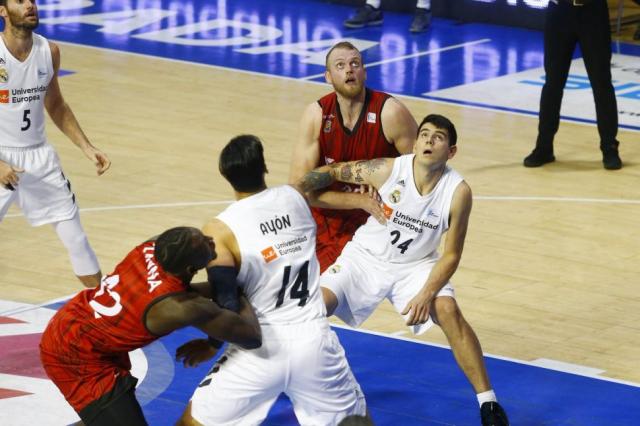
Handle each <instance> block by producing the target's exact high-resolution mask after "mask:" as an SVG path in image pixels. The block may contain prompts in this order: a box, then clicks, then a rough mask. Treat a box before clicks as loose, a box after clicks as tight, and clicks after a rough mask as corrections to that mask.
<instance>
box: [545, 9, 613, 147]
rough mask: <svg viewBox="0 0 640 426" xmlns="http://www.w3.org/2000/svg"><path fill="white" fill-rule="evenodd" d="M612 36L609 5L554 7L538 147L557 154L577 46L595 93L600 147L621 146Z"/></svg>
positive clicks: (548, 16)
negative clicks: (562, 110) (565, 94)
mask: <svg viewBox="0 0 640 426" xmlns="http://www.w3.org/2000/svg"><path fill="white" fill-rule="evenodd" d="M610 31H611V29H610V26H609V8H608V6H607V2H606V0H593V1H591V2H590V3H589V4H587V5H585V6H573V5H571V4H570V3H568V2H567V1H566V0H558V4H555V3H554V2H553V1H550V2H549V6H548V8H547V14H546V20H545V26H544V71H545V73H546V82H545V84H544V87H543V88H542V95H541V97H540V115H539V119H540V121H539V124H538V140H537V141H536V147H538V148H540V149H543V150H551V149H553V148H552V147H553V137H554V136H555V134H556V132H557V131H558V126H559V124H560V105H561V103H562V92H563V90H564V86H565V83H566V82H567V76H568V74H569V67H570V66H571V59H572V55H573V52H574V50H575V47H576V44H578V43H579V44H580V49H581V51H582V56H583V59H584V65H585V67H586V69H587V75H588V76H589V81H590V82H591V87H592V89H593V97H594V100H595V104H596V117H597V121H598V133H599V134H600V147H601V149H606V148H610V147H614V146H617V145H618V142H617V141H616V135H617V134H618V105H617V103H616V96H615V93H614V91H613V85H612V84H611V33H610Z"/></svg>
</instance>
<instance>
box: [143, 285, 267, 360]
mask: <svg viewBox="0 0 640 426" xmlns="http://www.w3.org/2000/svg"><path fill="white" fill-rule="evenodd" d="M145 325H146V327H147V329H148V330H149V332H151V333H153V334H156V335H164V334H168V333H170V332H172V331H174V330H177V329H180V328H183V327H186V326H189V325H191V326H194V327H197V328H199V329H200V330H202V331H203V332H205V333H206V334H207V335H208V336H209V337H212V338H214V339H218V340H224V341H227V342H230V343H235V344H237V345H240V346H242V347H243V348H246V349H254V348H258V347H260V346H261V345H262V332H261V330H260V324H259V323H258V318H257V317H256V315H255V312H254V311H253V308H252V307H251V305H250V304H249V302H248V301H247V299H246V298H244V297H241V298H240V309H239V311H238V312H237V313H236V312H232V311H230V310H228V309H222V308H220V306H218V305H217V304H216V303H215V302H213V301H212V300H209V299H207V298H204V297H202V296H200V295H199V294H197V293H196V292H193V291H190V292H186V291H185V292H182V293H177V294H174V295H171V296H168V297H166V298H164V299H162V300H160V301H159V302H157V303H155V304H154V305H153V306H152V307H151V308H150V309H149V310H148V311H147V315H146V318H145Z"/></svg>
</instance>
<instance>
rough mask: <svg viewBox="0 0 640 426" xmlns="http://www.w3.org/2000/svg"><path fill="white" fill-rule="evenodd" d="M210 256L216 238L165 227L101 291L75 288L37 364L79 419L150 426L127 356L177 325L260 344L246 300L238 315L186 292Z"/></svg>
mask: <svg viewBox="0 0 640 426" xmlns="http://www.w3.org/2000/svg"><path fill="white" fill-rule="evenodd" d="M215 256H216V253H215V249H214V244H213V240H212V239H211V238H210V237H206V236H204V235H203V234H202V232H200V231H199V230H198V229H195V228H188V227H179V228H172V229H169V230H167V231H165V232H163V233H162V234H161V235H160V236H159V237H158V238H157V240H156V241H154V240H150V241H146V242H144V243H142V244H140V245H139V246H137V247H136V248H134V249H133V250H132V251H131V252H130V253H129V254H128V255H127V257H125V259H124V260H123V261H122V262H121V263H120V264H119V265H118V266H116V269H115V271H114V272H113V273H112V274H110V275H106V276H105V277H104V278H103V279H102V283H101V285H100V288H95V289H87V290H84V291H82V292H80V293H78V294H77V295H76V296H75V297H74V298H73V299H71V300H70V301H69V302H68V303H67V304H66V305H64V306H63V307H62V309H60V310H59V311H58V312H57V313H56V315H55V316H54V317H53V318H52V319H51V321H50V322H49V325H48V326H47V329H46V330H45V332H44V334H43V336H42V342H41V343H40V357H41V359H42V365H43V367H44V369H45V371H46V372H47V375H48V376H49V378H50V379H51V380H52V381H53V382H54V383H55V384H56V386H58V388H59V389H60V391H61V392H62V394H63V395H64V397H65V399H66V400H67V402H69V404H70V405H71V406H72V407H73V408H74V410H76V412H77V413H78V414H79V416H80V418H81V419H82V421H83V422H84V424H87V425H92V426H112V425H129V426H137V425H146V424H147V423H146V421H145V419H144V415H143V414H142V409H141V408H140V404H139V403H138V401H137V400H136V397H135V385H136V382H137V379H136V378H134V377H133V376H131V374H130V370H131V361H130V360H129V354H128V353H129V352H130V351H132V350H135V349H138V348H141V347H143V346H145V345H147V344H149V343H151V342H153V341H154V340H156V339H158V338H159V337H161V336H163V335H165V334H169V333H171V332H172V331H174V330H177V329H179V328H182V327H186V326H188V325H193V326H195V327H198V328H199V329H200V330H202V331H204V332H205V333H207V334H208V335H210V336H212V337H215V338H222V339H225V340H229V341H231V342H235V343H236V344H238V345H241V346H243V347H246V348H256V347H259V346H260V344H261V335H260V326H259V324H258V320H257V318H256V316H255V314H254V312H253V310H252V309H251V306H250V305H249V303H248V302H247V300H246V298H244V297H242V298H241V299H240V310H239V313H238V314H236V313H233V312H231V311H229V310H227V309H221V308H220V307H218V305H216V304H215V303H213V302H212V301H211V300H209V299H207V298H204V297H202V296H200V295H198V293H196V292H195V291H191V288H190V283H191V279H192V278H193V276H194V274H195V273H196V272H197V271H198V270H199V269H202V268H204V267H205V266H206V265H207V264H208V263H209V262H210V261H211V259H213V258H215ZM207 287H208V285H207V286H206V287H205V288H207ZM150 368H153V366H150Z"/></svg>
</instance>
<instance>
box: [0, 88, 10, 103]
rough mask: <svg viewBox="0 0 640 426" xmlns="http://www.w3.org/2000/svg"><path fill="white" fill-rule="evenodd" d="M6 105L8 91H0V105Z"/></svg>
mask: <svg viewBox="0 0 640 426" xmlns="http://www.w3.org/2000/svg"><path fill="white" fill-rule="evenodd" d="M8 103H9V91H8V90H0V104H8Z"/></svg>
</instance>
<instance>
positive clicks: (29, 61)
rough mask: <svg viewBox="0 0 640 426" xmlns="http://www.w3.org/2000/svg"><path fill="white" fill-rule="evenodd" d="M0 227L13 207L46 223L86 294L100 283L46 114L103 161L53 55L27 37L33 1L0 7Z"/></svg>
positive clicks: (1, 0) (101, 164) (8, 1)
mask: <svg viewBox="0 0 640 426" xmlns="http://www.w3.org/2000/svg"><path fill="white" fill-rule="evenodd" d="M0 16H1V17H2V18H3V20H4V31H2V33H0V220H2V218H3V217H4V215H5V214H6V213H7V210H8V209H9V206H10V205H11V204H12V203H14V202H15V203H17V204H18V206H19V207H20V209H21V210H22V212H23V213H24V215H25V216H26V217H27V220H29V223H30V224H31V225H32V226H39V225H44V224H47V223H51V224H53V227H54V229H55V230H56V233H57V234H58V236H59V238H60V240H61V241H62V243H63V244H64V246H65V247H66V248H67V250H68V252H69V257H70V258H71V265H72V266H73V270H74V272H75V274H76V276H77V277H78V279H79V280H80V281H81V282H82V283H83V284H84V285H85V286H86V287H95V286H97V285H99V284H100V277H101V276H102V274H101V272H100V266H99V265H98V260H97V259H96V255H95V253H94V252H93V249H92V248H91V246H90V245H89V241H88V240H87V236H86V235H85V232H84V229H83V228H82V224H81V223H80V217H79V215H78V206H77V204H76V202H75V196H74V194H73V192H72V191H71V184H70V183H69V181H68V180H67V178H66V177H65V175H64V174H63V173H62V169H61V168H60V160H59V158H58V154H57V153H56V152H55V150H54V149H53V147H52V146H51V145H49V143H48V142H47V140H46V135H45V129H44V124H45V116H44V110H45V108H46V110H47V112H48V113H49V116H50V117H51V119H52V120H53V122H54V123H55V124H56V126H58V128H59V129H60V130H61V131H62V132H63V133H64V134H65V135H66V136H67V137H68V138H69V139H71V141H72V142H73V143H74V144H75V145H77V146H78V147H79V148H80V149H81V150H82V152H83V153H84V155H85V156H86V157H87V158H89V160H91V161H92V162H93V163H94V164H95V165H96V168H97V170H98V175H101V174H103V173H104V172H105V171H107V169H108V168H109V166H110V164H111V162H110V161H109V159H108V158H107V156H106V155H105V154H104V153H103V152H101V151H100V150H99V149H97V148H96V147H94V146H93V145H91V143H90V142H89V140H88V139H87V137H86V136H85V134H84V133H83V131H82V129H81V128H80V125H79V124H78V121H77V120H76V118H75V116H74V115H73V112H72V111H71V108H70V107H69V105H67V103H66V102H65V100H64V98H63V97H62V93H61V91H60V86H59V85H58V70H59V69H60V49H59V48H58V46H57V45H56V44H54V43H52V42H50V41H47V40H46V39H45V38H44V37H42V36H40V35H38V34H35V33H33V30H34V29H36V28H37V27H38V8H37V6H36V2H35V0H0Z"/></svg>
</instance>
